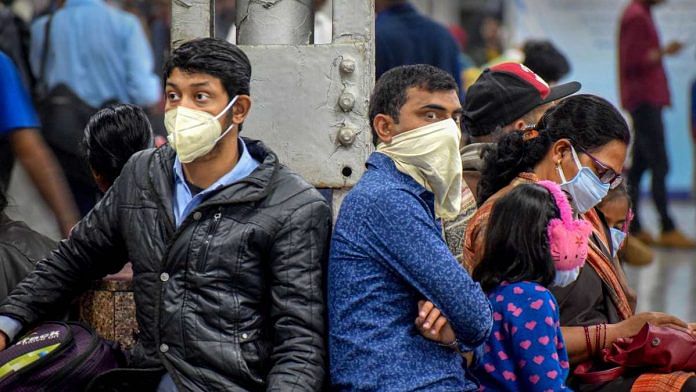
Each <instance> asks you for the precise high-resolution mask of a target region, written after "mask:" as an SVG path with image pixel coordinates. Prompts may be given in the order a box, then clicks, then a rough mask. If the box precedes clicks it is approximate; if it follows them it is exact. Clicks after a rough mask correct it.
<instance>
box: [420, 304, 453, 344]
mask: <svg viewBox="0 0 696 392" xmlns="http://www.w3.org/2000/svg"><path fill="white" fill-rule="evenodd" d="M416 328H418V331H419V332H420V333H421V335H423V336H424V337H425V338H427V339H430V340H433V341H435V342H438V343H441V344H444V345H450V344H452V343H454V342H455V341H456V340H457V337H456V336H455V335H454V331H453V330H452V327H451V326H450V325H449V322H448V321H447V319H446V318H445V316H443V315H442V313H440V311H439V310H438V309H437V308H436V307H435V305H433V303H432V302H430V301H418V317H416Z"/></svg>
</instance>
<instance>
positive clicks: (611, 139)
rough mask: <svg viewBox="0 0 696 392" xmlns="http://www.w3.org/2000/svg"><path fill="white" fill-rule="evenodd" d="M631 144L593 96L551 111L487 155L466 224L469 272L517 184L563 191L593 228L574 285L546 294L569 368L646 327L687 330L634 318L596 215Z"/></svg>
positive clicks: (613, 113)
mask: <svg viewBox="0 0 696 392" xmlns="http://www.w3.org/2000/svg"><path fill="white" fill-rule="evenodd" d="M629 142H630V134H629V130H628V126H627V124H626V122H625V120H624V119H623V117H622V116H621V114H620V113H619V112H618V110H616V108H614V107H613V106H612V105H611V104H610V103H609V102H607V101H606V100H604V99H602V98H599V97H596V96H591V95H576V96H572V97H569V98H566V99H564V100H563V101H561V102H560V103H559V104H558V105H557V106H556V107H555V108H552V109H550V110H549V111H548V112H547V113H546V114H545V115H544V117H543V118H542V120H541V121H540V123H539V124H538V126H537V127H536V129H528V130H526V131H524V132H521V133H513V134H510V135H508V136H506V137H504V138H503V139H502V140H501V141H500V142H499V144H498V146H497V148H496V149H495V150H490V151H488V152H487V153H486V154H485V165H484V170H483V173H482V178H481V182H480V184H479V200H482V201H483V204H482V205H481V207H480V208H479V210H478V212H477V214H476V215H475V216H474V218H473V219H472V221H471V223H470V224H469V227H468V229H467V233H466V236H465V242H464V256H465V261H466V262H467V264H468V265H469V266H470V267H475V266H476V265H477V264H478V262H479V261H480V260H481V258H482V257H483V256H484V254H483V253H484V249H483V246H482V244H484V243H485V239H484V236H485V233H486V227H487V225H488V219H489V216H490V211H491V209H492V206H493V205H494V204H495V202H496V200H498V199H499V198H500V197H502V196H503V195H505V194H507V193H508V192H509V191H510V190H511V189H513V188H514V187H515V186H517V185H520V184H524V183H531V182H537V181H540V180H549V181H553V182H555V183H557V184H559V185H561V188H562V189H563V190H564V191H565V192H566V193H567V194H569V196H571V198H572V200H571V204H572V205H573V208H574V210H575V212H576V213H578V214H580V215H581V216H582V218H583V219H585V220H587V221H589V222H590V223H591V224H592V226H593V234H592V236H591V238H590V248H589V254H588V259H587V264H586V265H585V267H583V269H582V270H581V271H580V273H579V275H578V276H577V280H576V281H575V282H573V283H572V284H569V285H568V286H567V287H560V286H562V285H563V284H565V283H569V281H571V280H572V279H568V282H557V283H559V285H556V286H555V287H552V288H551V290H552V292H553V294H554V296H555V297H556V298H557V300H558V303H559V305H560V313H561V325H562V326H563V336H564V338H565V340H566V347H567V350H568V356H569V358H570V362H571V364H572V365H577V364H578V363H580V362H583V361H586V360H588V359H592V358H594V356H595V355H597V354H598V353H599V352H600V351H601V348H603V347H605V346H608V345H611V343H612V342H614V341H615V340H616V339H618V338H620V337H631V336H634V335H635V334H636V333H637V332H638V331H639V330H640V328H641V327H643V325H644V324H645V323H646V322H650V323H652V324H657V325H676V326H681V327H685V328H687V327H688V325H687V324H686V323H684V322H682V321H681V320H678V319H677V318H675V317H672V316H669V315H665V314H661V313H641V314H638V315H634V309H635V303H636V298H635V293H634V292H633V291H632V290H631V289H630V288H629V287H628V285H627V283H626V279H625V276H624V273H623V270H622V269H621V266H620V265H618V263H615V261H614V260H613V257H612V255H611V246H610V244H611V236H610V231H609V228H608V227H607V226H606V224H605V223H604V222H603V221H602V220H601V218H600V217H599V215H598V214H597V212H596V211H595V210H594V207H595V206H596V205H597V204H598V203H599V202H600V201H601V200H602V199H603V198H604V197H605V196H606V194H607V192H608V191H609V189H610V188H612V187H616V186H618V185H619V184H620V183H621V177H620V176H619V175H618V173H621V171H622V169H623V162H624V160H625V158H626V149H627V146H628V144H629ZM510 224H516V223H515V222H510ZM570 278H574V276H571V277H570ZM571 374H572V373H571ZM575 382H576V380H574V379H573V378H572V377H571V378H570V379H569V385H571V386H572V387H574V389H578V388H579V389H582V386H581V385H578V384H574V383H575ZM616 382H618V383H620V384H616V383H611V384H608V385H607V386H606V388H607V390H621V389H622V388H624V387H626V386H628V387H629V388H630V386H631V385H633V384H634V383H635V382H636V377H633V379H624V378H622V379H619V380H618V381H616ZM639 382H640V381H639ZM594 389H596V388H594Z"/></svg>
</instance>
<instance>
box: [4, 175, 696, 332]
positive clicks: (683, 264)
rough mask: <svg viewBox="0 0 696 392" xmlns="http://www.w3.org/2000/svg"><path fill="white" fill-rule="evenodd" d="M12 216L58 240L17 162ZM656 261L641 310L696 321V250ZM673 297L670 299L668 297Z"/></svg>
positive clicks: (691, 213) (685, 221)
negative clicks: (659, 312)
mask: <svg viewBox="0 0 696 392" xmlns="http://www.w3.org/2000/svg"><path fill="white" fill-rule="evenodd" d="M8 194H9V197H10V207H9V208H8V211H7V213H8V215H10V216H11V217H13V218H15V219H19V220H24V221H25V222H27V224H28V225H29V226H30V227H32V228H34V229H35V230H37V231H39V232H41V233H43V234H45V235H47V236H49V237H52V238H55V239H58V238H59V235H60V234H59V232H58V228H57V226H56V224H55V222H54V221H53V220H52V219H46V217H47V216H52V215H51V213H50V210H49V209H48V208H47V207H46V205H45V204H44V203H43V200H41V198H40V197H39V195H38V193H37V192H36V190H35V189H34V188H33V186H32V185H31V183H30V182H29V180H28V177H27V176H26V174H24V173H23V171H22V170H21V167H19V165H15V173H14V174H13V178H12V182H11V184H10V189H9V192H8ZM671 210H672V213H673V216H674V218H675V219H676V221H677V224H678V227H679V228H681V229H682V230H683V231H684V232H685V233H686V234H687V235H689V236H691V237H692V238H696V206H695V205H694V203H693V202H674V203H672V205H671ZM641 217H642V218H643V220H642V222H643V226H644V227H645V228H646V229H647V230H649V231H651V232H652V233H653V235H657V234H658V230H659V220H658V219H657V215H656V213H655V209H654V208H653V206H652V203H651V202H644V203H643V208H642V210H641ZM655 253H656V258H655V261H654V262H653V263H652V264H651V265H648V266H645V267H631V266H626V275H627V276H628V279H629V282H630V284H631V286H632V287H633V288H634V289H636V290H637V291H638V311H639V312H641V311H661V312H667V313H670V314H673V315H675V316H677V317H680V318H681V319H683V320H685V321H692V322H694V321H696V300H695V299H696V250H692V251H680V250H666V249H659V248H655ZM668 299H669V300H668Z"/></svg>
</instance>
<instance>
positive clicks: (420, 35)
mask: <svg viewBox="0 0 696 392" xmlns="http://www.w3.org/2000/svg"><path fill="white" fill-rule="evenodd" d="M375 12H376V13H377V16H376V18H377V19H376V21H375V41H376V42H375V51H376V53H375V56H376V57H375V63H376V67H377V69H376V78H377V79H379V77H380V76H382V74H383V73H385V72H386V71H388V70H390V69H392V68H394V67H398V66H400V65H411V64H429V65H432V66H435V67H438V68H440V69H443V70H445V71H447V72H449V73H450V74H451V75H452V76H453V77H454V79H455V81H456V82H457V85H458V86H460V89H461V88H462V83H461V71H462V65H461V62H460V59H459V52H460V50H459V46H458V45H457V43H456V42H455V41H454V38H453V37H452V35H451V34H450V33H449V31H448V30H447V28H446V27H444V26H443V25H441V24H439V23H437V22H435V21H434V20H432V19H431V18H429V17H427V16H425V15H423V14H421V13H420V12H419V11H417V10H416V8H415V7H414V6H413V5H411V4H410V3H409V2H408V1H405V0H376V1H375ZM463 96H464V91H463V90H462V91H460V98H463Z"/></svg>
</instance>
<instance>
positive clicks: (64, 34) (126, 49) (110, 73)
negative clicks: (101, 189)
mask: <svg viewBox="0 0 696 392" xmlns="http://www.w3.org/2000/svg"><path fill="white" fill-rule="evenodd" d="M59 5H60V6H61V7H60V8H59V9H57V10H56V11H55V12H52V13H50V14H49V15H47V16H44V17H41V18H39V19H37V20H36V21H35V22H34V23H33V24H32V28H31V54H30V58H31V65H32V69H33V71H34V75H35V76H36V77H37V80H39V84H40V85H41V86H43V87H44V88H43V89H42V90H43V91H42V94H41V95H40V100H41V102H42V105H41V106H42V107H43V109H41V110H40V114H42V118H43V119H44V122H45V123H46V124H44V125H45V126H47V125H51V126H52V127H55V129H56V130H55V131H51V132H48V130H47V129H44V132H45V134H46V137H47V139H48V141H49V143H50V144H51V146H52V147H53V149H54V152H55V154H56V156H57V158H58V160H59V162H61V165H62V166H63V168H64V170H65V173H66V176H67V179H68V183H69V185H70V188H71V190H72V193H73V196H74V197H75V201H76V202H77V205H78V208H79V210H80V213H81V215H82V216H84V215H85V214H87V212H89V210H91V208H92V207H93V206H94V204H95V203H96V200H97V192H96V189H95V188H94V185H93V183H92V181H91V179H90V178H89V171H88V170H87V168H86V165H84V164H82V162H83V161H82V160H81V159H80V158H81V156H80V151H79V140H80V137H81V134H82V130H83V128H84V126H85V124H86V119H84V120H83V118H84V116H82V117H80V118H77V117H73V118H67V117H64V116H67V114H69V113H71V112H68V111H67V109H58V110H56V108H55V106H51V105H52V104H53V103H54V102H55V101H54V100H53V99H54V97H60V98H61V99H63V101H62V102H65V101H66V100H67V101H68V102H70V106H72V107H73V110H72V112H77V111H78V108H80V109H81V111H82V112H83V113H84V112H89V111H90V109H89V108H95V109H93V110H94V111H96V108H99V107H102V106H103V105H104V104H105V103H107V102H124V103H135V104H138V105H143V106H150V105H154V104H156V103H158V102H159V100H160V95H161V86H160V82H159V78H158V77H157V76H156V75H155V74H154V63H153V56H152V50H151V48H150V45H149V42H148V40H147V37H146V35H145V32H144V30H143V28H142V24H141V20H140V19H139V18H138V17H136V16H134V15H133V14H130V13H127V12H125V11H122V10H119V9H117V8H115V7H112V6H110V5H108V4H106V3H105V2H104V1H102V0H67V1H65V2H64V3H63V2H62V1H59ZM47 31H48V34H47ZM84 59H90V61H84ZM82 121H84V123H82ZM58 122H62V123H61V124H59V123H58ZM72 140H75V141H76V142H75V143H73V142H69V141H72Z"/></svg>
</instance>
